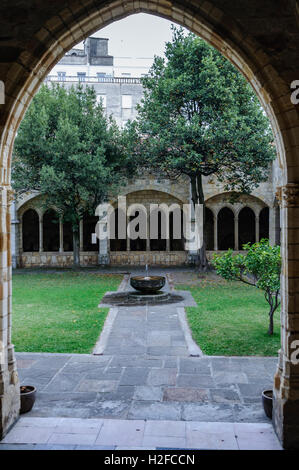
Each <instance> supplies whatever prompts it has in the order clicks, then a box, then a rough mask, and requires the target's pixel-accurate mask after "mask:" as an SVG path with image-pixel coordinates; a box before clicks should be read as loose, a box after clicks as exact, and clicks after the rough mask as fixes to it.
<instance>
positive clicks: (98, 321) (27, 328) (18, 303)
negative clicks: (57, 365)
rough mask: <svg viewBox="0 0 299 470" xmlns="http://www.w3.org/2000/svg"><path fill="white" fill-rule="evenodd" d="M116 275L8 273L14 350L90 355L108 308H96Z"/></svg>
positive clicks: (113, 284)
mask: <svg viewBox="0 0 299 470" xmlns="http://www.w3.org/2000/svg"><path fill="white" fill-rule="evenodd" d="M121 279H122V278H121V276H116V275H99V274H97V273H82V272H78V273H76V272H66V271H61V272H55V273H50V274H46V273H38V274H31V273H26V274H23V273H22V274H14V276H13V329H12V332H13V334H12V339H13V343H14V345H15V348H16V351H31V352H56V353H90V352H91V351H92V349H93V346H94V345H95V342H96V340H97V338H98V337H99V334H100V332H101V330H102V327H103V324H104V321H105V318H106V315H107V313H108V308H101V309H99V308H98V304H99V303H100V300H101V298H102V297H103V295H104V294H105V292H107V291H112V290H116V289H117V287H118V285H119V283H120V281H121Z"/></svg>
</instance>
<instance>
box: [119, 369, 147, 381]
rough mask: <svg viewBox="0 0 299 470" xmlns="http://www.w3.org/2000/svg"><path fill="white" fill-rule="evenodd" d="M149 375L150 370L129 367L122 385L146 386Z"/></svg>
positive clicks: (122, 379)
mask: <svg viewBox="0 0 299 470" xmlns="http://www.w3.org/2000/svg"><path fill="white" fill-rule="evenodd" d="M148 374H149V369H148V368H143V367H127V368H126V369H125V370H124V372H123V375H122V377H121V380H120V385H145V384H146V380H147V377H148Z"/></svg>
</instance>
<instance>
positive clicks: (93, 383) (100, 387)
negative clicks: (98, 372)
mask: <svg viewBox="0 0 299 470" xmlns="http://www.w3.org/2000/svg"><path fill="white" fill-rule="evenodd" d="M116 387H117V382H116V381H113V380H94V379H83V380H82V381H81V382H80V383H79V385H78V386H77V387H76V391H77V392H113V391H114V390H116Z"/></svg>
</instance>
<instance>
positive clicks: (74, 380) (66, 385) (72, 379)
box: [44, 373, 82, 392]
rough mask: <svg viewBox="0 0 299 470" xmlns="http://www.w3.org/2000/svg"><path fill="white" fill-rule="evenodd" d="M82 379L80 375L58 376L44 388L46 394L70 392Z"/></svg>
mask: <svg viewBox="0 0 299 470" xmlns="http://www.w3.org/2000/svg"><path fill="white" fill-rule="evenodd" d="M81 379H82V374H62V373H61V374H59V375H57V376H56V377H55V378H54V379H53V380H52V381H51V382H50V383H49V384H48V385H47V386H46V387H45V390H44V391H46V392H72V391H74V390H75V388H76V386H77V385H78V383H79V382H80V381H81Z"/></svg>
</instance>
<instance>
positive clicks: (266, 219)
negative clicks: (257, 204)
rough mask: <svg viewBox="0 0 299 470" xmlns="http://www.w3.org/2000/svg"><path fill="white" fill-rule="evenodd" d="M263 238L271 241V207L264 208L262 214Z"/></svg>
mask: <svg viewBox="0 0 299 470" xmlns="http://www.w3.org/2000/svg"><path fill="white" fill-rule="evenodd" d="M262 238H268V239H269V207H264V209H262V210H261V212H260V236H259V239H260V240H262Z"/></svg>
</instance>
